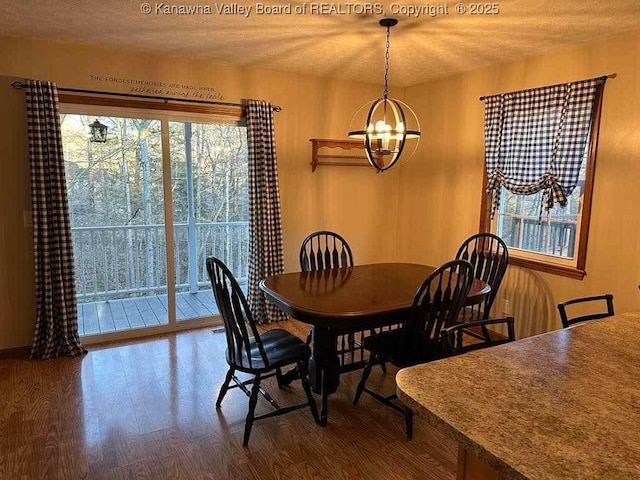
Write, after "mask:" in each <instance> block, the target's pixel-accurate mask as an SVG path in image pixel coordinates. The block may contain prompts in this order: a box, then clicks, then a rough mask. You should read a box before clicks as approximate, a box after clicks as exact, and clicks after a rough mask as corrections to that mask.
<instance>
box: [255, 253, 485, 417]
mask: <svg viewBox="0 0 640 480" xmlns="http://www.w3.org/2000/svg"><path fill="white" fill-rule="evenodd" d="M435 269H436V267H431V266H427V265H418V264H412V263H377V264H370V265H359V266H355V267H347V268H335V269H329V270H317V271H311V272H296V273H285V274H281V275H275V276H272V277H268V278H266V279H265V280H263V281H262V282H261V283H260V288H261V289H262V291H263V292H264V294H265V296H266V298H267V300H269V301H270V302H272V303H274V304H275V305H277V306H278V307H279V308H280V309H281V310H282V311H283V312H284V313H285V314H287V315H288V316H289V317H291V318H295V319H296V320H299V321H301V322H304V323H307V324H309V325H312V327H313V329H312V335H313V343H312V354H311V360H310V362H309V382H310V384H311V388H312V389H313V391H314V392H316V393H319V394H320V395H321V409H320V417H321V423H322V424H323V425H326V423H327V411H328V409H327V399H328V396H329V394H331V393H333V392H335V391H336V390H337V388H338V385H339V384H340V374H342V373H345V372H349V371H353V370H356V369H360V368H362V367H363V366H364V362H365V360H366V357H365V355H364V351H363V349H362V346H361V345H360V344H359V343H357V342H355V341H354V335H355V334H356V332H367V331H370V330H371V329H374V328H380V327H387V326H390V325H399V324H402V323H403V322H404V321H405V319H406V317H407V314H408V312H409V309H410V307H411V304H412V302H413V298H414V296H415V294H416V292H417V290H418V288H419V287H420V285H421V284H422V283H423V282H424V280H425V279H426V278H427V277H428V276H429V275H430V274H431V273H433V271H434V270H435ZM490 291H491V287H489V285H488V284H486V283H485V282H483V281H481V280H477V279H475V280H474V281H473V284H472V287H471V291H470V293H469V296H468V298H467V305H472V304H477V303H480V302H481V301H482V300H483V299H484V298H485V296H486V295H487V294H488V293H489V292H490ZM345 339H346V340H345Z"/></svg>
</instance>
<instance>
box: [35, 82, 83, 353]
mask: <svg viewBox="0 0 640 480" xmlns="http://www.w3.org/2000/svg"><path fill="white" fill-rule="evenodd" d="M26 98H27V136H28V143H29V164H30V168H31V200H32V204H33V205H32V208H33V248H34V257H35V270H36V272H35V273H36V285H35V287H36V298H35V300H36V325H35V332H34V338H33V348H32V350H31V358H35V359H46V358H50V357H58V356H63V355H66V356H76V355H79V354H81V353H84V349H83V348H82V345H81V344H80V339H79V338H78V316H77V310H76V286H75V278H74V266H73V246H72V239H71V223H70V221H69V208H68V203H67V186H66V181H65V174H64V158H63V156H62V137H61V132H60V115H59V110H58V92H57V90H56V87H55V84H53V83H51V82H40V81H34V80H30V81H29V82H28V87H27V89H26Z"/></svg>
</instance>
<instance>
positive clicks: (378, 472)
mask: <svg viewBox="0 0 640 480" xmlns="http://www.w3.org/2000/svg"><path fill="white" fill-rule="evenodd" d="M276 327H280V328H282V327H285V328H287V329H289V330H291V331H293V332H294V333H296V334H297V335H299V336H300V337H302V338H304V337H305V336H306V334H307V331H308V328H307V326H305V325H302V324H299V323H297V322H295V321H287V322H283V323H281V324H278V325H276ZM224 351H225V337H224V333H222V332H220V333H213V332H212V331H211V330H210V329H200V330H192V331H187V332H181V333H177V334H171V335H166V336H162V337H154V338H150V339H143V340H136V341H131V342H127V343H119V344H113V345H105V346H93V347H92V348H91V351H90V352H89V353H88V354H86V355H85V356H84V357H81V358H75V359H68V358H62V359H56V360H49V361H42V362H40V361H19V360H2V361H0V478H1V479H11V480H13V479H133V478H136V479H137V478H145V479H165V478H166V479H168V478H172V479H226V478H235V479H262V480H264V479H280V478H287V479H306V478H322V479H327V478H330V479H333V478H342V479H357V478H368V479H412V478H415V479H426V480H436V479H449V480H452V479H454V478H455V466H456V460H457V457H456V455H457V448H456V446H455V444H454V443H453V442H452V441H451V440H449V439H447V438H445V437H444V436H443V435H441V434H440V433H439V432H437V431H435V430H433V429H431V428H430V427H429V426H428V425H426V424H425V422H424V421H423V420H421V419H420V418H416V419H415V430H414V439H413V440H411V441H408V440H406V438H405V435H404V430H403V425H404V423H403V418H402V416H401V415H399V414H398V413H396V412H394V411H392V410H391V409H389V408H387V407H385V406H384V405H381V404H379V403H378V402H376V401H375V400H373V399H372V398H370V397H369V396H367V395H365V396H363V398H362V399H361V401H360V403H359V405H358V406H357V407H354V406H352V404H351V400H352V399H353V394H354V390H355V385H356V383H357V381H358V380H359V372H354V373H351V374H347V375H344V376H343V377H342V379H341V385H340V387H339V389H338V392H337V393H336V394H334V395H332V396H331V397H330V400H329V425H328V426H327V427H325V428H322V427H319V426H317V425H315V423H314V422H313V419H312V417H311V414H310V412H309V411H308V410H307V409H303V410H298V411H296V412H293V413H290V414H287V415H284V416H281V417H276V418H269V419H265V420H261V421H258V422H256V424H255V425H254V427H253V431H252V434H251V440H250V443H249V447H248V448H243V447H242V445H241V444H242V431H243V428H244V419H245V415H246V412H247V404H248V399H247V397H246V396H245V395H244V394H243V393H242V392H241V391H240V390H239V389H233V390H231V391H230V392H229V393H228V394H227V397H226V398H225V400H224V402H223V404H222V408H221V409H220V410H218V411H216V409H215V408H214V402H215V398H216V395H217V392H218V389H219V387H220V385H221V384H222V381H223V378H224V375H225V373H226V362H225V361H224ZM394 376H395V371H394V370H393V369H392V368H390V369H389V372H388V373H387V374H386V375H384V374H382V372H381V371H380V370H379V369H375V370H374V372H373V373H372V375H371V377H370V378H371V380H370V386H371V387H372V388H376V389H383V390H384V391H389V392H392V391H393V388H394ZM271 380H273V381H272V382H271V383H269V382H270V381H271ZM265 384H266V386H267V389H268V390H269V392H270V393H271V394H272V395H273V396H274V398H276V400H277V401H278V402H279V403H280V404H281V405H286V404H293V403H297V402H301V401H303V394H302V388H301V387H300V384H299V382H294V384H293V385H292V387H290V388H285V389H282V390H279V389H278V387H277V385H276V383H275V379H269V380H267V381H266V382H265ZM270 408H271V407H270V406H269V404H268V403H267V402H266V401H265V400H264V399H262V398H261V399H259V401H258V409H257V410H258V411H257V413H264V412H267V411H269V410H270Z"/></svg>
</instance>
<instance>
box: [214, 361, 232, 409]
mask: <svg viewBox="0 0 640 480" xmlns="http://www.w3.org/2000/svg"><path fill="white" fill-rule="evenodd" d="M234 372H235V369H233V368H229V371H228V372H227V376H226V378H225V379H224V383H223V384H222V387H220V393H218V399H217V400H216V408H220V405H221V404H222V399H223V398H224V396H225V395H226V394H227V392H228V391H229V384H230V383H231V379H232V378H233V374H234Z"/></svg>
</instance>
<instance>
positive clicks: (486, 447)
mask: <svg viewBox="0 0 640 480" xmlns="http://www.w3.org/2000/svg"><path fill="white" fill-rule="evenodd" d="M396 382H397V393H398V396H399V398H400V399H401V400H402V401H403V402H404V403H405V404H406V405H408V406H409V407H411V408H412V409H413V410H414V413H415V415H417V416H420V417H423V418H425V419H426V420H427V421H428V422H429V423H430V424H432V425H433V426H435V427H436V428H438V429H440V430H442V431H444V432H445V433H446V434H447V435H449V436H450V437H451V438H453V439H454V440H456V441H457V442H458V444H459V446H460V449H459V451H460V453H459V457H458V479H459V480H462V479H465V480H471V479H501V478H505V479H511V478H514V479H536V480H541V479H572V480H575V479H580V480H590V479H593V480H596V479H598V480H601V479H616V480H622V479H631V478H634V479H639V478H640V311H638V312H629V313H625V314H621V315H616V316H614V317H610V318H606V319H603V320H596V321H592V322H588V323H583V324H579V325H576V326H574V327H573V328H569V329H563V330H557V331H554V332H550V333H546V334H543V335H538V336H535V337H531V338H527V339H523V340H519V341H517V342H513V343H509V344H506V345H501V346H498V347H494V348H490V349H485V350H480V351H476V352H471V353H468V354H465V355H461V356H458V357H454V358H449V359H445V360H440V361H437V362H432V363H428V364H424V365H418V366H415V367H410V368H406V369H403V370H400V371H399V372H398V375H397V377H396Z"/></svg>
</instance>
